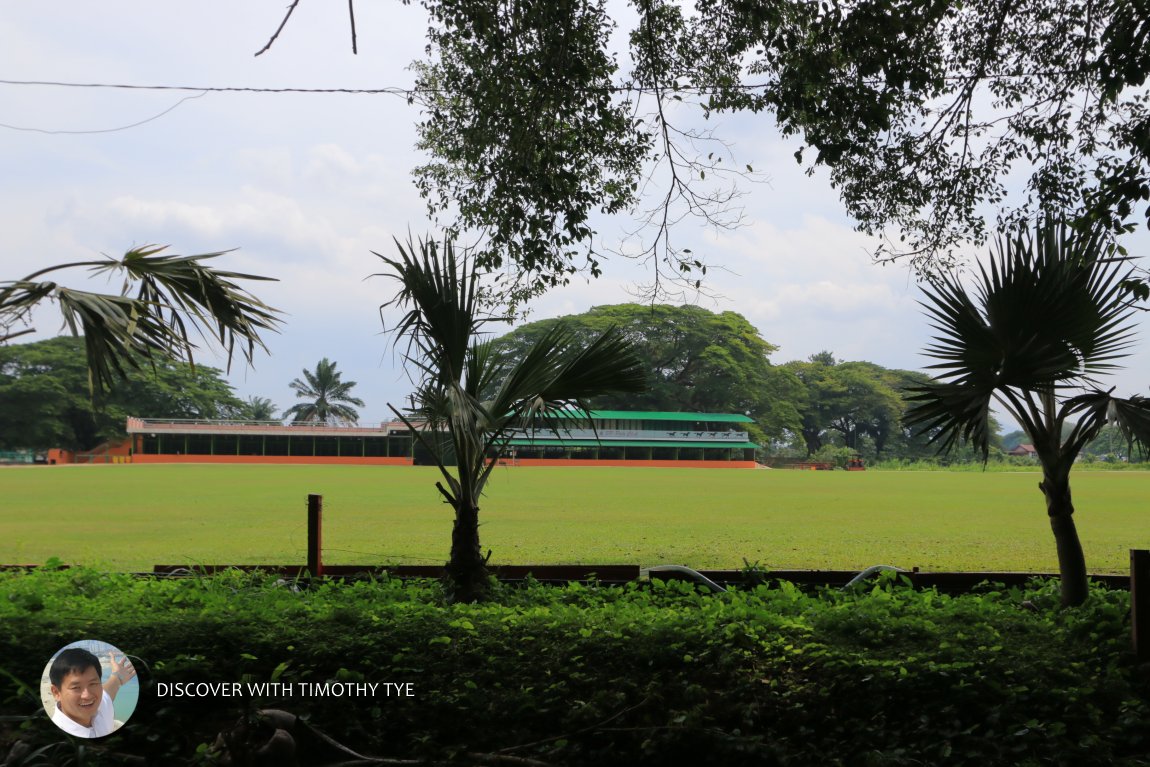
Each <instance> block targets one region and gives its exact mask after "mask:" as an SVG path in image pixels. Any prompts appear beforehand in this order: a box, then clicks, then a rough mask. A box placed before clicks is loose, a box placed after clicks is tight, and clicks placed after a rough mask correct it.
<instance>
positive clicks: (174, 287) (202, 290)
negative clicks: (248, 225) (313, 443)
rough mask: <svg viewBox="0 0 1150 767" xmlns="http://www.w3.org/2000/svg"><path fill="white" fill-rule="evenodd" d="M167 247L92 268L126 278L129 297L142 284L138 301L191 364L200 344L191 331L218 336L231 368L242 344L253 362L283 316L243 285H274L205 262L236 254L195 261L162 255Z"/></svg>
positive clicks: (203, 256) (152, 247)
mask: <svg viewBox="0 0 1150 767" xmlns="http://www.w3.org/2000/svg"><path fill="white" fill-rule="evenodd" d="M166 249H167V246H157V245H146V246H143V247H140V248H134V249H132V250H129V251H128V252H127V253H125V254H124V256H123V258H121V259H112V258H109V259H108V260H107V262H106V263H103V264H99V265H96V266H93V267H92V271H93V272H96V273H102V272H112V273H119V272H123V273H124V274H125V286H124V293H125V295H126V294H127V290H128V289H129V287H130V286H132V285H136V286H137V288H136V299H137V300H138V301H139V302H140V303H141V304H142V305H144V306H147V307H149V311H150V312H151V313H153V314H155V316H156V317H157V318H158V319H159V321H160V322H161V323H162V324H164V325H165V326H167V327H169V328H170V329H171V330H172V332H173V333H172V334H173V335H174V336H176V337H178V339H179V346H180V347H181V348H182V349H183V350H184V352H185V354H186V355H187V357H188V359H189V361H190V360H191V353H192V350H193V349H194V348H195V344H194V343H193V342H192V340H191V337H190V335H189V329H192V330H195V331H196V332H197V333H199V334H200V335H202V336H211V337H213V338H214V339H215V340H216V341H217V342H218V343H219V344H220V345H221V346H223V348H224V349H225V350H226V351H227V356H228V366H229V369H230V365H231V360H232V356H233V354H234V352H235V348H236V344H237V342H239V346H240V350H241V352H242V354H243V355H244V358H245V359H246V360H247V361H248V362H249V363H250V362H252V360H253V358H254V355H255V350H256V349H257V348H266V347H265V346H264V343H263V340H262V337H261V334H262V333H263V332H265V331H269V330H275V328H276V327H277V326H278V324H279V319H278V317H277V316H276V315H277V314H278V312H277V311H276V310H275V309H273V308H271V307H269V306H268V305H267V304H265V303H263V302H262V301H260V300H259V299H257V298H256V297H255V296H253V295H252V294H250V293H248V292H247V291H246V290H244V289H243V288H241V287H240V286H239V285H238V284H237V282H236V281H237V280H255V281H274V280H273V278H270V277H262V276H259V275H254V274H242V273H239V272H229V271H223V270H220V269H213V268H211V267H209V266H207V265H206V264H205V263H204V262H205V261H208V260H210V259H213V258H219V257H220V256H222V255H224V254H226V253H228V252H230V251H218V252H215V253H202V254H198V255H192V256H180V255H161V254H162V253H163V251H164V250H166Z"/></svg>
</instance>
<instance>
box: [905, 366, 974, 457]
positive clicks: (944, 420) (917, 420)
mask: <svg viewBox="0 0 1150 767" xmlns="http://www.w3.org/2000/svg"><path fill="white" fill-rule="evenodd" d="M907 391H908V392H909V395H910V396H908V397H907V401H908V402H910V403H912V404H911V406H910V408H908V409H907V412H906V415H905V416H904V419H903V423H904V424H905V425H906V426H907V427H917V431H918V432H919V433H923V434H927V433H931V432H933V434H932V436H930V438H929V439H928V444H931V443H935V442H938V443H940V444H939V451H940V452H943V453H946V452H949V451H950V450H952V449H953V448H954V447H955V446H957V445H958V444H960V443H961V442H967V443H969V444H970V445H971V446H972V447H974V449H975V450H977V451H978V452H979V453H981V454H982V458H983V460H984V461H985V460H987V458H988V457H989V455H990V434H991V426H990V405H991V402H992V401H993V395H994V392H993V389H987V388H985V387H984V386H978V385H975V384H972V383H968V382H961V381H959V382H952V383H934V384H929V385H926V386H916V387H912V388H910V389H908V390H907Z"/></svg>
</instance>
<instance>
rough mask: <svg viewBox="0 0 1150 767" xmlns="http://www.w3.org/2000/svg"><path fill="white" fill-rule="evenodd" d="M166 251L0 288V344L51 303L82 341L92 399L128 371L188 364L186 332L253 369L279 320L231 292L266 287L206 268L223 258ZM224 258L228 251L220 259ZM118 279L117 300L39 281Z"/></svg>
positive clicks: (151, 248) (131, 254) (190, 345)
mask: <svg viewBox="0 0 1150 767" xmlns="http://www.w3.org/2000/svg"><path fill="white" fill-rule="evenodd" d="M165 249H166V248H164V247H161V246H156V245H146V246H143V247H140V248H134V249H132V250H129V251H128V252H127V253H125V254H124V257H123V258H121V259H114V258H110V257H106V258H104V259H103V260H98V261H78V262H74V263H67V264H59V265H56V266H50V267H47V268H45V269H41V270H39V271H37V272H34V273H32V274H29V275H28V276H27V277H24V278H23V279H19V280H12V281H5V282H0V344H2V343H5V342H7V341H10V340H12V339H13V338H17V337H19V336H22V335H25V334H27V333H32V332H34V331H35V328H33V327H31V324H30V323H31V316H32V311H33V309H35V308H36V307H37V306H38V305H39V304H40V303H41V302H43V301H54V302H56V304H57V305H59V307H60V311H61V312H62V313H63V315H64V323H65V325H67V327H68V329H69V330H71V332H72V334H73V335H83V336H84V344H85V351H86V355H87V363H88V373H89V384H90V388H91V390H92V393H93V394H96V393H98V392H100V391H103V390H104V389H106V388H107V387H109V386H111V385H112V383H113V382H114V381H115V380H116V379H117V378H123V377H124V374H125V372H126V370H127V368H129V367H131V368H139V367H141V366H142V365H143V364H145V363H146V362H148V361H151V360H155V359H159V358H164V359H184V360H187V361H188V362H193V359H192V352H193V350H194V349H196V344H195V343H194V342H193V341H192V338H191V336H190V334H189V330H193V331H195V333H197V334H199V335H200V336H202V337H210V338H212V339H213V340H215V341H216V342H218V343H219V344H220V345H221V346H222V347H223V348H224V350H225V351H226V352H227V356H228V367H229V369H230V367H231V360H232V354H233V352H234V351H235V349H236V344H237V342H238V343H239V348H240V350H241V352H242V353H243V355H244V357H245V358H246V359H247V361H248V362H249V363H250V362H251V361H252V357H253V355H254V354H255V350H256V347H259V348H266V347H265V346H264V343H263V341H262V339H261V338H260V334H261V333H262V332H263V331H267V330H275V328H276V326H277V325H278V324H279V320H278V318H277V317H276V314H278V312H277V311H276V310H275V309H273V308H271V307H270V306H268V305H266V304H264V303H263V302H261V301H260V300H258V299H257V298H255V297H254V296H252V295H251V294H250V293H248V292H247V291H245V290H243V289H242V288H240V287H239V286H238V285H237V284H236V282H235V281H236V280H268V279H270V278H268V277H258V276H256V275H251V274H239V273H236V272H226V271H221V270H218V269H213V268H211V267H210V266H208V265H206V264H205V263H204V262H205V261H207V260H208V259H212V258H217V257H219V256H222V255H223V254H224V252H219V253H204V254H200V255H195V256H177V255H163V251H164V250H165ZM225 252H226V251H225ZM85 267H86V268H88V269H89V270H90V271H91V272H93V273H95V274H110V275H122V276H123V279H124V282H123V288H122V289H121V292H120V293H119V295H116V294H106V293H95V292H91V291H86V290H77V289H75V288H68V287H65V286H63V285H60V284H59V283H57V282H54V281H51V280H45V279H43V278H44V276H45V275H48V274H51V273H53V272H57V271H62V270H66V269H76V268H85Z"/></svg>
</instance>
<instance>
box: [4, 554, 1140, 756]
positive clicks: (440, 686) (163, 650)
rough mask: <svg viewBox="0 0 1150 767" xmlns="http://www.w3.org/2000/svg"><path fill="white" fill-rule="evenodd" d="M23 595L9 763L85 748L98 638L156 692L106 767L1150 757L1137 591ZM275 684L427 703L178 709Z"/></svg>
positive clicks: (82, 586) (15, 577)
mask: <svg viewBox="0 0 1150 767" xmlns="http://www.w3.org/2000/svg"><path fill="white" fill-rule="evenodd" d="M0 593H2V594H5V595H6V598H0V658H3V659H4V660H3V661H2V662H0V668H2V671H0V676H4V677H6V678H8V679H9V680H11V681H12V682H13V683H16V682H19V684H13V685H11V686H9V687H8V691H7V692H5V693H4V695H3V700H2V701H0V703H2V713H3V714H5V715H8V716H9V717H14V718H12V719H0V722H4V723H2V724H0V755H3V754H5V753H6V752H7V751H8V749H9V747H10V745H11V744H12V743H13V742H15V741H17V740H23V741H25V742H26V743H27V744H29V747H33V746H34V747H37V748H39V747H48V746H50V744H52V743H54V742H59V741H61V740H63V738H62V736H61V735H60V734H59V733H58V732H57V731H56V730H55V728H54V727H53V726H52V725H51V724H50V723H49V722H48V720H47V718H46V717H45V716H43V713H42V711H41V710H40V703H39V699H38V693H37V692H36V690H37V685H38V681H39V678H40V674H41V671H42V669H43V666H44V663H45V662H46V660H47V658H48V657H49V656H50V655H51V654H52V653H53V652H54V651H55V650H57V649H58V648H59V646H61V645H62V644H64V643H65V642H67V641H71V640H72V639H74V638H83V637H91V638H100V639H105V640H107V641H110V642H112V643H113V644H116V645H117V646H118V647H120V648H122V649H124V650H126V651H127V652H129V653H130V654H132V655H134V656H135V657H136V658H138V660H137V667H138V668H139V669H140V672H141V673H140V676H141V679H142V682H143V690H142V692H141V696H140V703H139V707H138V709H137V713H136V714H135V716H133V718H132V720H131V721H130V723H129V725H128V726H127V727H125V728H124V729H123V730H122V731H120V732H119V733H117V734H115V735H113V736H111V737H109V738H108V739H106V740H104V741H100V742H99V743H94V744H91V745H90V746H89V749H88V753H87V755H86V756H85V757H84V758H85V760H86V761H85V762H84V763H85V764H93V765H94V764H115V763H119V762H118V761H117V760H118V757H117V756H116V755H117V754H134V755H143V756H146V757H148V759H149V760H150V761H151V763H155V764H190V763H196V762H210V761H211V759H212V757H211V753H212V751H211V748H210V745H211V744H212V743H213V742H214V741H215V738H216V735H217V733H219V732H220V731H222V730H225V729H228V728H230V727H232V726H233V725H234V724H235V722H236V721H237V720H238V719H240V718H241V717H245V716H250V714H251V713H252V712H253V711H255V710H256V709H258V708H281V709H286V710H289V711H292V712H294V713H296V714H299V715H301V716H303V717H305V718H306V720H307V722H308V724H309V726H311V727H314V728H316V729H318V730H321V731H323V732H325V733H327V734H328V735H330V736H331V737H334V738H335V739H337V740H339V741H341V742H343V743H346V744H347V745H349V746H351V747H353V748H355V750H357V751H359V752H360V753H368V754H375V755H380V756H386V757H392V758H407V759H412V758H421V757H423V758H428V759H435V760H442V761H447V760H452V759H454V760H456V761H455V762H454V763H462V764H468V763H479V762H480V761H481V759H486V760H487V762H486V763H498V758H499V757H501V756H502V757H519V758H521V759H533V760H536V761H538V762H542V763H545V764H555V765H648V764H649V765H656V764H659V765H667V764H687V763H694V764H724V765H743V764H745V765H762V764H768V765H769V764H820V765H822V764H828V765H833V764H844V765H845V764H851V765H854V764H884V765H911V764H916V765H917V764H923V763H928V764H956V765H957V764H971V765H973V764H978V765H985V764H1000V765H1016V764H1066V765H1111V764H1125V765H1137V764H1150V758H1148V757H1147V754H1148V753H1150V708H1148V705H1147V704H1148V701H1150V689H1148V687H1147V683H1146V681H1145V680H1146V675H1145V673H1144V672H1145V671H1146V670H1147V669H1146V668H1145V667H1143V668H1142V669H1141V671H1142V672H1143V675H1142V676H1141V677H1140V676H1139V668H1138V667H1137V666H1136V665H1135V663H1134V660H1133V658H1132V655H1131V653H1130V651H1129V632H1130V626H1129V621H1128V610H1129V595H1128V594H1127V593H1125V592H1117V591H1105V590H1096V591H1094V592H1093V593H1092V595H1091V598H1090V600H1089V601H1088V602H1087V604H1086V605H1084V606H1083V607H1081V608H1075V609H1072V610H1066V611H1058V610H1057V604H1058V593H1057V588H1056V584H1051V583H1035V584H1034V585H1033V586H1032V587H1030V588H1028V589H1017V588H1014V589H1003V588H995V587H987V588H985V589H982V590H980V591H978V592H977V593H973V594H969V595H964V596H958V597H952V596H947V595H943V594H939V593H936V592H934V591H921V592H920V591H914V590H912V589H910V588H909V587H907V586H906V585H905V584H904V583H903V582H902V581H900V580H899V578H897V577H896V576H893V575H886V576H884V577H882V578H880V579H879V580H878V581H877V582H872V583H870V584H868V585H867V586H865V587H863V588H861V589H858V590H855V591H851V592H843V591H831V590H823V591H817V592H808V591H804V590H801V589H799V588H797V587H795V586H794V585H792V584H789V583H779V582H773V583H767V584H762V585H758V586H755V587H754V588H752V589H750V590H747V591H735V592H728V593H725V594H717V595H712V594H708V593H704V592H701V591H699V590H697V589H696V588H695V587H694V586H692V585H689V584H686V583H681V582H660V581H655V582H651V583H649V584H631V585H627V586H623V587H600V586H597V585H593V584H592V585H581V584H572V585H570V586H566V587H547V586H541V585H539V584H535V583H531V582H528V583H526V584H524V585H522V586H503V587H501V588H500V589H499V591H498V593H497V594H496V601H494V602H489V603H485V604H478V605H451V606H448V605H446V604H445V603H444V600H443V594H442V591H441V589H440V587H439V585H438V584H436V583H434V582H407V583H405V582H400V581H398V580H388V579H385V578H383V579H376V580H362V581H349V582H345V583H337V582H327V581H321V582H316V583H312V584H304V583H293V582H287V581H284V580H281V579H278V578H276V577H274V576H269V575H266V574H259V573H256V574H251V573H241V572H227V573H222V574H220V575H217V576H214V577H202V578H200V577H195V578H185V579H157V578H136V577H132V576H127V575H106V574H101V573H97V572H94V571H91V570H83V569H70V570H55V571H39V572H33V573H23V572H10V573H3V574H0ZM272 680H275V681H280V682H283V683H291V684H293V685H294V684H296V683H298V682H323V681H347V682H374V683H382V682H395V683H405V682H410V683H412V684H413V685H414V692H415V697H413V698H406V697H399V698H396V697H386V698H385V697H376V698H373V699H358V698H357V699H349V698H330V697H327V698H324V697H308V696H303V695H293V696H291V697H275V696H266V697H264V698H262V699H256V698H253V697H250V696H241V697H238V698H214V699H203V698H174V697H166V698H161V697H158V696H157V691H158V688H157V684H158V683H161V682H167V683H171V682H200V681H204V682H248V681H252V682H264V681H272ZM21 717H24V718H23V719H21ZM469 754H471V755H472V756H468V755H469ZM475 754H481V755H484V756H482V757H479V756H474V755H475ZM492 760H494V761H492ZM53 763H61V762H60V761H59V760H57V761H56V762H53ZM76 763H79V762H76ZM241 763H242V762H241Z"/></svg>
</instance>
